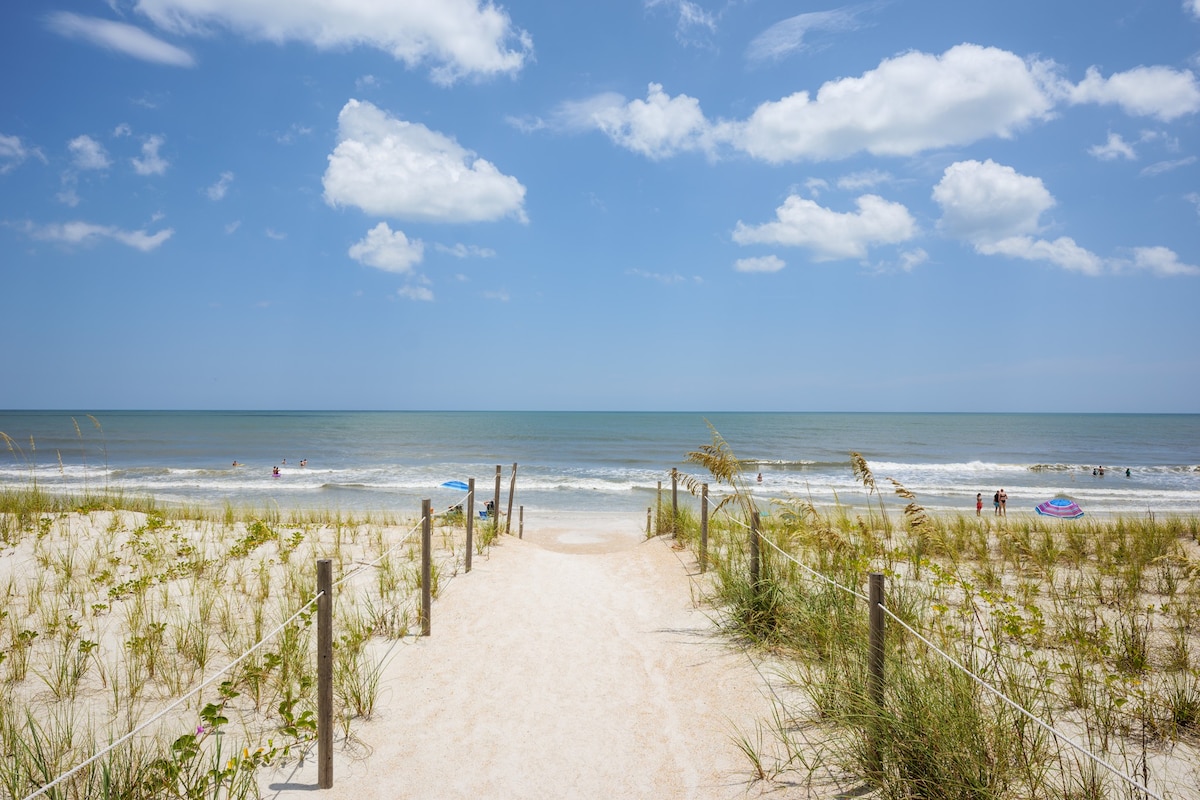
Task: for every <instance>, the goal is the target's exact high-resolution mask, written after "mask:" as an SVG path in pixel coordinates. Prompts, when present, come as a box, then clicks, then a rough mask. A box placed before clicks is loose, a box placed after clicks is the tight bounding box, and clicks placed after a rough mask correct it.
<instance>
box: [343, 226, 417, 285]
mask: <svg viewBox="0 0 1200 800" xmlns="http://www.w3.org/2000/svg"><path fill="white" fill-rule="evenodd" d="M350 257H351V258H353V259H354V260H355V261H357V262H358V263H360V264H365V265H367V266H368V267H374V268H375V269H381V270H383V271H384V272H399V273H405V272H409V271H411V270H412V268H413V267H414V266H416V265H417V264H420V263H421V259H422V258H424V257H425V245H424V244H423V243H422V242H421V240H420V239H414V240H412V241H409V238H408V237H407V236H405V235H404V232H403V231H393V230H392V229H391V227H389V226H388V224H387V223H386V222H381V223H379V224H378V225H376V226H375V227H374V228H372V229H371V230H369V231H367V235H366V236H364V237H363V238H362V239H361V240H359V241H358V242H357V243H356V244H354V245H352V246H351V247H350Z"/></svg>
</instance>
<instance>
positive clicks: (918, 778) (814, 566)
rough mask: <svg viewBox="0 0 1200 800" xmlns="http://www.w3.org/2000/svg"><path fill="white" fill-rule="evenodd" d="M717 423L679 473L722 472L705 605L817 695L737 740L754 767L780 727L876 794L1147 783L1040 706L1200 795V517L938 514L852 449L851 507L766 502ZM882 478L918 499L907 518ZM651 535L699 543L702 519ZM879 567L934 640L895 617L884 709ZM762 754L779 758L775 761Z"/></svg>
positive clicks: (1081, 794) (787, 766) (774, 773)
mask: <svg viewBox="0 0 1200 800" xmlns="http://www.w3.org/2000/svg"><path fill="white" fill-rule="evenodd" d="M712 434H713V442H712V444H710V445H705V446H704V447H702V448H700V449H698V450H697V451H695V452H694V453H692V454H690V456H689V459H690V460H691V461H692V462H693V463H694V464H696V465H697V466H698V467H700V468H701V469H702V470H703V472H701V473H699V474H698V475H697V476H695V477H692V476H687V477H685V478H684V479H683V483H684V485H685V487H686V488H688V489H689V490H690V491H693V492H694V491H696V489H697V488H698V487H699V486H700V485H701V483H702V482H709V481H711V482H712V483H713V484H714V485H715V486H716V487H719V493H718V495H715V497H716V499H715V500H714V504H713V509H714V510H713V513H712V515H711V518H710V520H709V539H708V556H709V564H710V566H711V569H710V574H711V580H712V582H711V596H710V598H709V602H710V604H711V605H712V607H713V609H714V613H715V616H716V617H717V619H718V620H719V621H720V623H721V624H722V626H723V627H724V628H725V629H726V630H727V631H728V632H729V633H730V634H731V635H733V636H735V637H737V638H738V639H739V640H741V641H743V642H746V643H748V644H749V645H751V646H752V647H753V648H755V649H756V650H757V651H758V652H760V653H761V654H762V655H763V657H765V658H770V659H772V660H774V661H776V662H778V663H779V664H780V665H781V666H780V669H782V670H784V671H785V672H786V674H787V676H788V679H789V680H790V681H791V682H792V684H793V685H794V686H795V687H797V688H798V689H799V690H800V691H801V693H802V694H803V695H804V696H806V697H807V698H809V699H810V701H811V706H810V707H806V708H795V709H791V708H787V707H784V708H782V709H781V711H780V714H781V716H782V717H783V718H784V719H786V720H788V722H787V724H783V725H775V726H767V727H766V728H765V729H760V730H759V731H755V732H753V733H750V734H746V733H743V734H741V735H740V736H738V737H737V740H736V743H737V745H738V747H739V748H740V749H741V750H742V751H743V752H745V753H746V754H747V758H748V759H749V763H750V768H751V771H752V772H753V774H755V775H757V776H759V777H760V778H762V779H763V780H782V779H783V777H781V776H787V775H788V774H789V773H790V771H791V770H792V769H793V766H794V764H795V763H796V762H795V759H794V756H792V755H790V753H792V752H793V751H794V749H795V748H794V747H793V746H792V745H791V743H790V742H787V741H786V740H787V738H788V737H789V734H787V731H796V730H803V731H806V732H807V740H808V742H809V744H810V746H816V747H818V748H819V749H820V750H821V751H822V752H824V753H825V754H826V756H827V757H828V758H830V759H832V760H834V761H835V763H836V765H837V766H838V767H839V768H840V769H841V770H843V771H844V773H845V774H846V775H850V776H856V777H857V778H859V779H862V780H864V781H865V782H866V784H867V785H868V786H870V787H872V788H873V790H874V791H876V792H878V794H879V796H881V797H885V798H896V799H897V800H898V799H900V798H904V799H906V800H907V799H908V798H955V799H956V800H957V799H958V798H1037V797H1045V798H1062V799H1063V800H1069V799H1071V798H1101V797H1109V798H1116V797H1129V796H1138V795H1140V794H1141V793H1139V792H1137V790H1136V789H1135V788H1134V787H1133V786H1132V785H1131V784H1130V783H1129V782H1127V781H1125V780H1124V779H1122V778H1121V777H1120V776H1115V775H1114V774H1112V773H1111V772H1109V771H1107V770H1106V769H1103V768H1101V767H1098V766H1097V764H1096V762H1094V761H1092V760H1090V759H1089V758H1088V757H1086V756H1084V755H1082V754H1081V753H1080V752H1079V751H1077V750H1076V749H1074V748H1073V747H1071V746H1070V745H1069V744H1066V743H1064V742H1063V741H1062V740H1061V739H1060V738H1056V737H1055V736H1054V735H1053V734H1051V733H1049V732H1047V731H1046V730H1045V729H1044V728H1042V727H1040V726H1039V725H1037V724H1036V723H1035V722H1033V721H1032V720H1031V719H1030V716H1032V717H1036V718H1037V719H1039V720H1042V721H1044V722H1045V723H1047V724H1048V725H1049V726H1051V727H1053V728H1054V729H1055V730H1056V731H1058V732H1060V733H1062V734H1064V735H1066V736H1067V737H1069V738H1070V740H1071V741H1074V742H1076V743H1078V744H1080V745H1082V747H1083V749H1085V750H1087V751H1088V752H1090V753H1092V754H1094V755H1096V756H1098V757H1100V758H1102V759H1104V761H1106V762H1108V763H1109V764H1111V765H1113V766H1115V767H1116V769H1117V771H1119V772H1120V773H1121V774H1122V775H1124V776H1127V777H1131V778H1133V779H1134V780H1135V781H1138V782H1140V783H1141V784H1142V785H1144V786H1148V787H1149V788H1150V789H1151V790H1152V791H1154V792H1155V793H1156V794H1158V796H1160V797H1164V798H1165V797H1172V798H1181V799H1183V798H1200V789H1198V788H1197V787H1200V771H1198V770H1197V767H1196V764H1197V763H1198V762H1200V759H1197V756H1198V755H1200V716H1198V711H1200V670H1198V669H1197V661H1196V659H1197V655H1198V654H1200V617H1198V612H1200V544H1198V542H1200V520H1197V519H1194V518H1186V517H1155V516H1151V515H1146V516H1138V517H1120V516H1114V517H1107V518H1094V517H1087V518H1084V519H1077V520H1057V519H1046V518H1041V517H1036V516H1029V515H1020V516H1017V515H1014V516H1012V517H996V516H993V515H987V516H979V517H976V516H974V515H970V516H968V515H961V514H930V513H926V512H925V510H924V509H923V508H921V507H920V505H919V498H916V497H915V496H914V495H912V493H911V492H908V491H907V490H906V489H904V487H903V486H901V485H900V484H898V483H895V482H894V481H885V480H879V481H877V480H876V478H875V476H874V475H873V474H872V472H871V468H870V465H869V464H868V463H867V462H866V461H865V460H863V459H861V457H857V458H856V457H855V455H856V454H852V456H851V461H852V464H853V468H854V472H855V475H856V477H857V478H858V479H859V480H860V482H861V483H862V486H863V495H862V496H861V497H860V498H857V505H853V506H852V505H848V504H843V503H841V502H839V503H838V504H836V505H834V506H831V507H826V508H817V507H815V506H814V505H813V504H812V503H811V502H810V501H807V500H799V499H793V498H789V499H781V500H776V501H772V502H770V503H769V504H762V506H761V507H760V505H759V503H758V502H757V501H756V500H755V498H753V497H752V496H751V493H750V492H748V491H746V484H745V482H744V478H743V476H742V475H741V473H740V464H739V462H738V461H737V460H736V459H735V458H733V455H732V450H731V448H730V447H729V445H728V444H727V443H726V442H724V440H723V439H721V437H720V435H719V434H718V433H717V432H716V431H715V430H714V431H712ZM705 473H706V474H705ZM701 476H703V477H701ZM884 484H890V491H892V492H894V493H895V494H896V495H897V496H899V497H901V498H903V499H906V500H908V501H909V502H908V505H907V506H906V507H905V508H904V511H903V513H902V514H899V515H896V516H895V518H893V517H892V515H890V514H889V511H888V508H887V507H886V505H885V504H884V503H883V499H882V492H881V489H880V486H881V485H884ZM667 513H668V514H669V513H670V508H669V507H668V508H667ZM752 515H756V516H757V518H758V519H759V525H760V528H759V530H760V532H761V541H762V543H763V545H762V546H761V547H760V548H759V551H760V552H759V555H758V564H757V567H758V571H757V577H755V576H754V575H753V574H752V572H751V566H750V555H749V552H750V547H749V538H750V536H751V534H750V527H751V519H752ZM658 529H659V530H660V531H663V532H671V533H672V535H674V536H675V537H676V538H678V539H681V540H682V541H684V542H685V543H687V544H688V545H690V546H695V544H696V543H697V541H698V536H699V534H698V529H699V525H698V522H697V520H696V519H695V517H694V515H692V514H691V513H689V514H688V515H680V517H679V518H678V519H675V520H660V523H659V528H658ZM767 542H769V543H770V544H769V545H768V544H766V543H767ZM871 573H880V574H882V575H884V576H885V580H886V595H885V601H884V606H885V607H886V608H887V609H888V610H889V611H890V612H892V613H893V614H895V618H896V619H897V620H900V621H903V623H904V624H906V625H908V626H911V628H912V629H913V630H915V631H916V632H918V633H920V634H921V636H922V637H923V638H924V639H925V641H922V640H921V639H919V638H917V637H916V636H914V635H913V634H912V633H910V632H909V631H906V630H905V629H904V628H903V627H902V626H901V625H900V624H899V623H898V622H896V621H895V620H893V619H888V621H887V633H886V648H885V654H886V655H885V673H884V676H885V677H884V692H883V702H882V704H879V703H877V702H876V701H875V699H873V696H872V693H871V691H870V686H869V676H868V653H867V648H868V638H869V636H868V607H867V606H868V604H867V602H866V597H865V595H866V587H867V583H868V576H869V574H871ZM934 648H937V650H936V651H935V650H934ZM938 651H940V652H938ZM943 654H944V655H943ZM947 656H948V657H949V658H953V659H954V660H955V661H956V662H957V665H956V664H954V663H952V662H951V661H950V660H949V658H947ZM960 667H963V668H965V669H963V668H960ZM968 672H969V673H970V674H968ZM981 681H982V682H986V683H987V684H989V685H990V686H993V687H995V688H996V689H997V690H999V691H1000V692H1001V693H1003V695H1004V696H1005V697H1007V698H1008V699H1009V700H1011V701H1012V703H1009V702H1006V701H1004V700H1002V699H1001V698H1000V697H998V696H997V694H995V693H993V692H991V691H990V690H988V689H986V688H984V687H983V686H982V685H981ZM1014 705H1015V706H1020V707H1021V708H1023V709H1025V710H1026V711H1027V712H1029V715H1030V716H1027V715H1026V714H1024V713H1022V712H1021V711H1019V710H1017V709H1016V708H1015V707H1014ZM763 730H766V731H768V732H771V731H773V732H774V737H773V738H774V741H773V742H772V744H773V745H774V746H773V747H766V744H765V743H763V742H762V731H763ZM814 743H815V744H814ZM760 745H761V746H760ZM768 752H782V753H783V754H784V755H783V756H777V757H776V760H775V762H774V763H767V761H768V758H769V756H768V755H767V753H768ZM780 759H782V760H780ZM802 771H803V770H802Z"/></svg>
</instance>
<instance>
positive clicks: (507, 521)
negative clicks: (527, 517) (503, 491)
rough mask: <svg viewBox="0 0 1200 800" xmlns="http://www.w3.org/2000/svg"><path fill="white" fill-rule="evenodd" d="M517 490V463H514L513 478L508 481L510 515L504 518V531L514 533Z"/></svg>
mask: <svg viewBox="0 0 1200 800" xmlns="http://www.w3.org/2000/svg"><path fill="white" fill-rule="evenodd" d="M516 491H517V465H516V464H513V471H512V478H511V479H510V480H509V482H508V516H507V517H505V518H504V532H505V533H506V534H508V533H512V506H513V495H514V494H516Z"/></svg>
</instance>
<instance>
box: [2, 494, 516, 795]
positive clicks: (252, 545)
mask: <svg viewBox="0 0 1200 800" xmlns="http://www.w3.org/2000/svg"><path fill="white" fill-rule="evenodd" d="M451 522H452V521H451V520H448V519H446V518H444V517H437V518H435V519H434V521H433V523H434V526H435V531H436V532H437V536H436V537H435V556H434V565H435V566H434V573H433V574H434V580H433V588H434V589H435V592H436V590H438V589H439V588H441V587H444V585H445V582H446V581H448V580H450V579H452V578H453V577H454V576H455V575H457V574H458V573H459V571H460V564H461V561H462V559H463V555H464V541H465V535H464V534H465V531H463V530H462V529H461V527H459V526H456V525H453V524H451ZM459 522H460V523H461V520H459ZM418 527H419V526H418V524H417V521H416V520H411V519H406V518H402V517H401V516H399V515H397V514H394V513H387V512H375V513H356V514H347V513H344V512H340V511H336V510H320V511H288V512H284V511H282V510H280V509H279V508H277V507H274V508H271V509H252V508H234V507H232V506H229V505H225V506H223V507H220V508H215V509H209V508H197V507H187V508H183V507H171V506H165V505H162V504H159V503H156V502H154V501H153V500H152V499H150V498H131V497H127V496H125V495H123V494H121V493H120V492H113V493H109V492H106V491H105V490H104V489H103V488H97V489H96V490H93V491H89V492H88V494H87V495H86V496H64V495H56V494H51V493H47V492H45V491H43V489H42V488H40V487H38V486H36V485H33V484H32V483H30V484H29V485H25V486H21V487H18V488H9V489H4V490H0V542H2V544H3V547H2V548H0V592H2V593H3V596H4V601H5V602H4V603H3V604H2V605H0V608H2V609H3V610H2V611H0V752H3V753H5V754H6V757H5V758H4V759H0V787H2V792H3V794H4V795H5V796H8V797H13V798H23V797H26V796H28V795H30V794H32V793H34V792H36V791H38V790H39V788H41V787H42V786H44V785H46V784H47V783H49V782H51V781H53V780H54V779H56V778H57V777H59V776H60V775H62V774H64V773H66V772H67V771H68V770H70V769H72V768H73V767H74V766H76V765H78V764H80V763H82V762H84V761H85V760H87V759H88V758H90V757H91V756H92V754H93V753H95V752H97V751H98V750H100V749H101V748H103V747H105V746H106V745H107V744H109V743H111V742H115V741H117V740H119V739H120V738H121V737H123V736H124V735H126V734H127V733H129V732H130V731H132V730H133V729H134V728H135V727H136V726H138V725H141V724H142V723H144V722H145V721H147V720H150V719H152V718H153V716H154V715H155V713H156V712H157V710H159V709H162V708H165V707H167V706H168V705H169V704H170V703H171V702H172V700H173V699H175V698H178V697H181V696H183V695H185V694H186V693H188V692H190V691H192V690H194V689H195V688H196V687H198V686H201V685H202V684H203V683H205V682H206V681H208V682H213V681H215V679H216V678H217V677H218V670H221V669H223V668H224V667H226V666H227V665H229V664H231V663H234V662H235V661H236V666H234V667H233V668H232V669H230V670H228V672H226V673H225V674H224V675H220V676H219V677H220V683H219V685H216V684H215V683H214V684H213V685H211V686H210V687H209V688H207V689H205V690H203V691H201V692H199V693H198V694H195V695H194V696H193V697H191V698H190V699H189V700H188V701H187V702H186V703H184V704H182V705H180V706H179V707H177V708H175V709H174V710H173V711H172V712H171V713H168V714H166V715H165V716H163V717H162V718H160V719H157V720H156V721H154V722H153V724H152V725H151V726H150V728H149V729H148V730H147V732H146V734H145V735H139V736H138V737H136V738H135V739H134V740H133V742H132V743H125V744H122V745H121V746H119V747H117V748H115V749H114V750H112V751H111V752H110V753H108V754H106V755H104V756H103V757H102V758H100V759H97V760H96V761H95V762H93V763H91V764H89V765H88V766H87V767H86V768H83V769H81V770H80V771H79V772H78V773H77V774H74V775H72V776H71V777H70V779H68V780H66V781H63V782H62V783H60V784H58V785H56V786H55V787H54V788H53V789H52V790H51V791H50V793H49V796H52V797H55V798H85V797H87V798H92V797H105V798H140V797H148V796H154V797H217V796H220V797H231V798H239V797H255V796H257V794H258V786H257V782H256V779H255V772H256V770H258V769H260V768H261V767H263V766H265V765H268V764H275V765H277V764H280V763H285V762H287V761H288V760H294V759H297V758H301V757H303V756H304V755H305V754H306V753H307V752H308V751H309V750H310V749H311V748H312V746H313V743H314V741H315V735H316V726H315V720H314V714H315V704H316V685H315V684H316V674H315V670H316V660H315V638H316V637H315V633H314V632H313V630H312V627H313V616H314V613H315V603H314V602H313V600H314V597H315V569H316V561H317V560H318V559H322V558H329V559H331V560H332V562H333V573H334V579H335V586H336V587H337V588H336V589H335V603H334V630H335V657H334V666H335V669H334V680H333V682H334V693H335V697H336V698H337V699H338V701H339V702H338V703H336V704H335V705H336V708H337V710H336V712H335V714H336V720H335V724H336V725H337V727H338V729H339V731H340V732H341V736H342V737H343V738H346V737H350V736H352V727H353V722H354V720H357V719H363V718H369V717H370V716H371V715H372V713H373V712H374V710H375V708H376V704H377V701H378V697H379V692H380V676H381V673H382V669H383V665H384V659H385V654H386V652H387V650H388V647H387V643H388V642H395V641H397V640H399V639H402V638H404V637H406V636H410V635H412V634H413V630H412V625H411V624H410V623H411V620H413V619H415V617H416V608H417V604H418V602H419V591H418V590H419V585H418V581H419V574H420V569H419V547H420V537H419V535H413V534H414V532H415V531H416V530H417V529H418ZM481 527H484V528H485V529H486V526H481ZM492 536H494V526H493V534H492ZM491 541H492V539H491V538H488V537H486V536H485V537H480V538H477V542H478V543H479V544H478V546H479V548H480V552H484V551H485V548H486V547H487V546H488V544H490V542H491ZM287 620H293V621H292V622H291V623H290V624H283V623H284V622H285V621H287ZM260 642H261V644H260ZM239 659H240V660H239Z"/></svg>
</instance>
